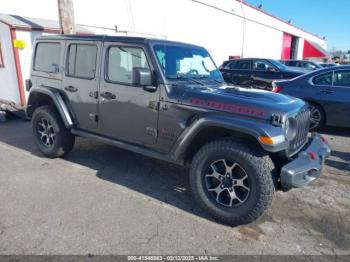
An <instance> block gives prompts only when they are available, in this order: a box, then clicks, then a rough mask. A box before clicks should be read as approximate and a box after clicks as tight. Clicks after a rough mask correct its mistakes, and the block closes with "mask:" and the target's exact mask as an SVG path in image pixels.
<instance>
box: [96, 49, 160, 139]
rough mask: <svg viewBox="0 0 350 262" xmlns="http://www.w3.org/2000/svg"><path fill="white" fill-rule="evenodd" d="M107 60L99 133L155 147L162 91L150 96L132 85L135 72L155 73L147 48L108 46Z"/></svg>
mask: <svg viewBox="0 0 350 262" xmlns="http://www.w3.org/2000/svg"><path fill="white" fill-rule="evenodd" d="M103 56H104V60H105V62H104V63H103V64H104V69H103V71H104V72H103V73H102V76H103V77H102V79H101V84H100V95H99V96H100V98H99V99H100V104H99V127H98V133H99V134H103V135H105V136H107V137H110V138H115V139H118V140H122V141H129V142H132V143H136V144H144V145H149V144H155V143H156V141H157V125H158V102H159V88H158V89H157V90H156V91H155V92H150V91H146V90H144V89H143V88H142V87H140V86H135V85H134V84H133V83H132V72H133V68H135V67H141V68H146V69H150V70H151V72H153V69H152V64H151V63H150V59H149V57H148V55H147V52H146V50H145V48H144V47H143V46H141V45H136V44H122V43H113V42H105V43H104V55H103Z"/></svg>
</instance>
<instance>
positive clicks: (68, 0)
mask: <svg viewBox="0 0 350 262" xmlns="http://www.w3.org/2000/svg"><path fill="white" fill-rule="evenodd" d="M57 3H58V17H59V21H60V29H61V33H62V34H64V35H71V34H75V22H74V7H73V0H57Z"/></svg>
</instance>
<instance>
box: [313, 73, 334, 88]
mask: <svg viewBox="0 0 350 262" xmlns="http://www.w3.org/2000/svg"><path fill="white" fill-rule="evenodd" d="M332 78H333V72H329V73H326V74H323V75H320V76H316V77H315V78H314V79H313V80H312V82H313V83H314V85H327V86H331V85H332Z"/></svg>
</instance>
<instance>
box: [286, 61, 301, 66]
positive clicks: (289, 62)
mask: <svg viewBox="0 0 350 262" xmlns="http://www.w3.org/2000/svg"><path fill="white" fill-rule="evenodd" d="M286 65H287V66H299V65H298V62H297V61H287V63H286Z"/></svg>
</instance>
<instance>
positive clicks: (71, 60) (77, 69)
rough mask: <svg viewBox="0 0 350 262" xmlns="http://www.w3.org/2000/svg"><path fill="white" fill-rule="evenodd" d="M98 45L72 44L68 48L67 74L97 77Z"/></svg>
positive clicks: (89, 77)
mask: <svg viewBox="0 0 350 262" xmlns="http://www.w3.org/2000/svg"><path fill="white" fill-rule="evenodd" d="M96 57H97V46H95V45H87V44H71V45H69V48H68V58H67V71H66V72H67V75H68V76H71V77H76V78H86V79H93V78H95V73H96Z"/></svg>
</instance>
